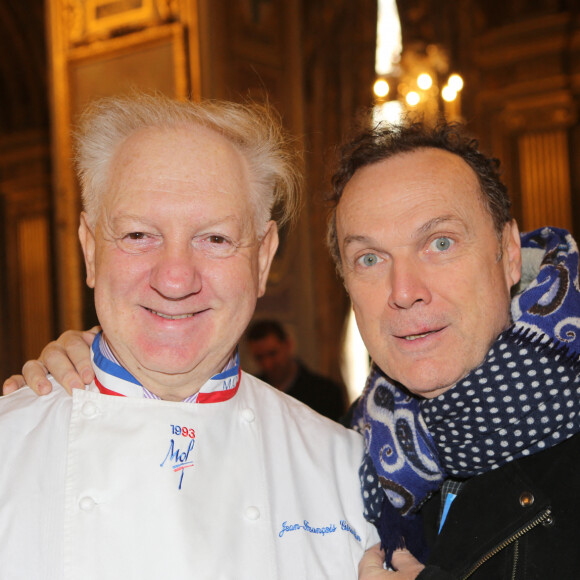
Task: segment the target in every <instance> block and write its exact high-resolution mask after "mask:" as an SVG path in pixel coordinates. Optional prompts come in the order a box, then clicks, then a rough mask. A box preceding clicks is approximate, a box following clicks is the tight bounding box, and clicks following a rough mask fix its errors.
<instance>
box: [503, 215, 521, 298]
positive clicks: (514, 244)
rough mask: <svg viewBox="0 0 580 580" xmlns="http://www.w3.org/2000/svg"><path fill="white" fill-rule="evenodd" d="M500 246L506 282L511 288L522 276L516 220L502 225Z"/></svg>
mask: <svg viewBox="0 0 580 580" xmlns="http://www.w3.org/2000/svg"><path fill="white" fill-rule="evenodd" d="M502 246H503V248H502V250H503V252H502V254H503V262H504V272H505V277H506V282H507V284H508V287H509V288H511V287H512V286H514V285H515V284H517V283H518V282H519V281H520V278H521V277H522V242H521V239H520V230H519V228H518V224H517V223H516V220H511V221H510V222H508V223H507V224H506V225H505V226H504V229H503V236H502Z"/></svg>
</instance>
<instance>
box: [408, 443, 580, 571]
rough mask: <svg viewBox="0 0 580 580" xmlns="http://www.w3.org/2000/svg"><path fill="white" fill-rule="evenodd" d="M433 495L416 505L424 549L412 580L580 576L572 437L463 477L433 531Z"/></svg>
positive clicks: (579, 472) (578, 494) (579, 485)
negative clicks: (427, 553)
mask: <svg viewBox="0 0 580 580" xmlns="http://www.w3.org/2000/svg"><path fill="white" fill-rule="evenodd" d="M440 500H441V497H440V494H437V495H436V496H434V497H432V498H431V499H430V500H429V501H428V502H427V503H426V504H425V506H424V507H423V509H422V510H421V513H422V515H423V521H424V525H425V529H426V534H427V540H428V543H429V544H430V547H431V553H430V557H429V560H428V562H427V566H426V568H425V570H423V572H421V573H420V574H419V576H418V577H417V580H451V579H453V580H455V579H459V578H470V579H472V580H481V579H485V580H503V579H510V580H511V579H513V580H522V579H525V580H534V579H538V580H568V579H575V578H580V434H578V435H576V436H574V437H572V438H570V439H568V440H567V441H564V442H563V443H560V444H558V445H556V446H555V447H553V448H551V449H548V450H546V451H542V452H540V453H537V454H536V455H533V456H531V457H526V458H523V459H519V460H517V461H513V462H511V463H508V464H506V465H504V466H503V467H501V468H500V469H496V470H493V471H490V472H489V473H486V474H484V475H480V476H477V477H474V478H472V479H470V480H468V481H467V482H466V483H465V484H464V486H463V487H462V489H461V491H460V492H459V494H458V495H457V497H456V498H455V500H454V501H453V503H452V504H451V509H450V510H449V513H448V515H447V518H446V520H445V524H444V526H443V528H442V530H441V533H440V534H439V535H437V530H438V527H439V526H438V520H439V510H440Z"/></svg>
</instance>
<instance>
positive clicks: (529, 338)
mask: <svg viewBox="0 0 580 580" xmlns="http://www.w3.org/2000/svg"><path fill="white" fill-rule="evenodd" d="M507 332H510V333H511V335H512V337H513V338H514V342H515V343H516V344H517V345H518V346H529V347H531V348H534V349H535V350H536V351H537V353H538V354H546V355H550V356H561V357H562V359H563V361H562V362H564V363H566V364H567V365H569V366H570V368H571V369H572V370H574V371H575V372H580V357H579V356H578V355H577V354H576V353H575V352H574V351H573V350H572V349H571V348H569V347H568V346H567V345H566V344H564V343H563V342H561V341H558V340H556V339H555V338H552V337H550V336H548V335H547V334H544V333H542V332H537V331H535V330H532V329H531V328H522V327H518V326H517V324H516V326H514V327H513V328H512V329H510V330H509V331H506V333H507ZM579 332H580V330H579ZM506 333H504V334H506Z"/></svg>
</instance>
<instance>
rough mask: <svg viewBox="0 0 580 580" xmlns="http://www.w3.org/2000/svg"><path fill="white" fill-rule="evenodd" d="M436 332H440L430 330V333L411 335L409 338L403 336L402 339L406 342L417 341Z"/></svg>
mask: <svg viewBox="0 0 580 580" xmlns="http://www.w3.org/2000/svg"><path fill="white" fill-rule="evenodd" d="M435 332H439V331H438V330H430V331H429V332H424V333H423V334H409V335H407V336H403V337H401V338H404V339H405V340H417V339H419V338H425V337H426V336H429V335H430V334H434V333H435Z"/></svg>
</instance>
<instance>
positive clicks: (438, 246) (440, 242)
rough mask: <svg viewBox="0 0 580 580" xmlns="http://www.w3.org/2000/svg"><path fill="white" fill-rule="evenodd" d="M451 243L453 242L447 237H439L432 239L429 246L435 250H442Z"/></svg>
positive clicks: (447, 247)
mask: <svg viewBox="0 0 580 580" xmlns="http://www.w3.org/2000/svg"><path fill="white" fill-rule="evenodd" d="M452 243H453V242H452V241H451V240H450V239H449V238H445V237H441V238H437V239H436V240H434V241H433V242H432V244H431V246H432V247H433V249H435V250H436V251H437V252H444V251H445V250H448V249H449V248H450V247H451V244H452Z"/></svg>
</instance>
